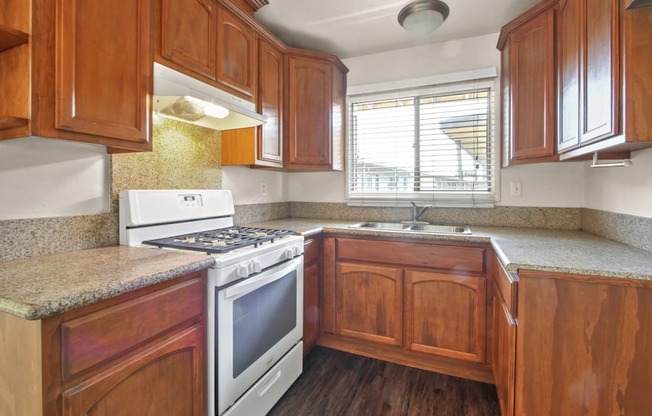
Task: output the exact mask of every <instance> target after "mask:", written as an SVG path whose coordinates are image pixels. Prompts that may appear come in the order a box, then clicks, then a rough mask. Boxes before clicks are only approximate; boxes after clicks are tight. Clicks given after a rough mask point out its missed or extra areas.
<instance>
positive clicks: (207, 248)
mask: <svg viewBox="0 0 652 416" xmlns="http://www.w3.org/2000/svg"><path fill="white" fill-rule="evenodd" d="M292 233H293V232H292V231H288V230H274V229H267V228H251V227H226V228H218V229H215V230H206V231H200V232H198V233H192V234H182V235H177V236H173V237H167V238H159V239H156V240H148V241H143V244H148V245H152V246H157V247H159V248H163V247H168V248H178V249H185V250H194V251H203V252H205V253H207V254H213V253H226V252H228V251H231V250H234V249H236V248H241V247H247V246H254V247H258V245H259V244H263V243H265V242H270V243H273V242H274V240H275V239H276V238H281V237H283V236H286V235H288V234H292Z"/></svg>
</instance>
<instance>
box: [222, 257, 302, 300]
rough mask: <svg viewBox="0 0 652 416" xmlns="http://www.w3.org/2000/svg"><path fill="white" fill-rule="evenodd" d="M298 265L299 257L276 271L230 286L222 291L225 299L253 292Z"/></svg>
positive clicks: (299, 263) (299, 262)
mask: <svg viewBox="0 0 652 416" xmlns="http://www.w3.org/2000/svg"><path fill="white" fill-rule="evenodd" d="M300 265H301V257H297V258H295V259H294V260H291V261H290V262H288V263H287V266H286V267H284V268H282V269H281V270H279V271H277V272H274V273H272V274H271V275H269V276H267V277H261V276H260V275H259V276H256V277H253V278H251V279H248V280H246V281H245V282H243V283H240V284H237V285H234V286H231V287H230V288H228V289H226V290H225V291H224V296H225V297H226V299H229V298H233V297H235V296H238V295H241V294H243V293H247V292H253V291H254V290H256V289H258V288H261V287H263V286H265V285H267V284H269V283H272V282H274V281H276V280H279V279H280V278H282V277H284V276H285V275H287V274H288V273H290V272H291V271H292V270H296V269H297V267H299V266H300ZM263 275H264V273H263Z"/></svg>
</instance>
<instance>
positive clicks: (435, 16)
mask: <svg viewBox="0 0 652 416" xmlns="http://www.w3.org/2000/svg"><path fill="white" fill-rule="evenodd" d="M449 13H450V9H449V8H448V5H447V4H446V3H444V2H443V1H440V0H419V1H415V2H412V3H410V4H408V5H407V6H405V7H404V8H403V9H402V10H401V11H400V12H399V14H398V22H399V24H400V25H401V26H403V28H404V29H405V30H407V31H408V32H412V33H416V34H418V35H427V34H428V33H431V32H432V31H434V30H435V29H437V28H438V27H439V26H441V25H442V23H444V20H446V18H447V17H448V14H449Z"/></svg>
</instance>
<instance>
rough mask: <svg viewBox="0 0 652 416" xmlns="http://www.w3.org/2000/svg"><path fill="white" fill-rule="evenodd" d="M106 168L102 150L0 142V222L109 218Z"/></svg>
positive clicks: (78, 145)
mask: <svg viewBox="0 0 652 416" xmlns="http://www.w3.org/2000/svg"><path fill="white" fill-rule="evenodd" d="M109 165H110V162H109V156H108V155H107V153H106V147H103V146H95V145H90V144H84V143H73V142H64V141H60V140H53V139H37V138H28V139H15V140H4V141H0V220H9V219H19V218H40V217H58V216H73V215H87V214H99V213H104V212H109V208H110V202H109V195H110V185H109V183H110V182H109V181H110V172H109V170H110V169H109Z"/></svg>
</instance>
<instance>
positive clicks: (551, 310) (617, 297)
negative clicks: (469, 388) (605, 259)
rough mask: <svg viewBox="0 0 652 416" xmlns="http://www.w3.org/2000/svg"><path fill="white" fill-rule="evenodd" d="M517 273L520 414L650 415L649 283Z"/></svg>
mask: <svg viewBox="0 0 652 416" xmlns="http://www.w3.org/2000/svg"><path fill="white" fill-rule="evenodd" d="M519 275H520V281H519V291H518V306H517V314H518V326H517V334H516V366H515V368H516V374H515V393H514V397H515V414H516V415H519V416H539V415H559V416H571V415H572V416H582V415H592V416H611V415H648V414H650V391H651V389H652V379H651V378H650V373H651V372H652V360H650V354H651V352H652V330H651V328H652V285H650V282H649V281H632V280H627V279H608V278H600V277H596V276H578V275H566V274H560V273H544V272H535V271H521V272H519Z"/></svg>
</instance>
